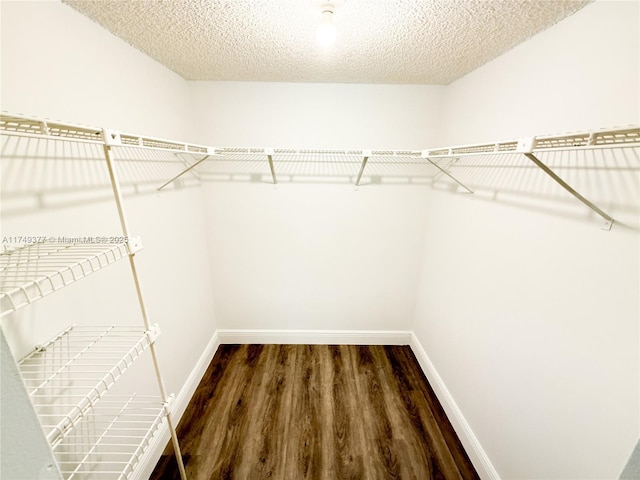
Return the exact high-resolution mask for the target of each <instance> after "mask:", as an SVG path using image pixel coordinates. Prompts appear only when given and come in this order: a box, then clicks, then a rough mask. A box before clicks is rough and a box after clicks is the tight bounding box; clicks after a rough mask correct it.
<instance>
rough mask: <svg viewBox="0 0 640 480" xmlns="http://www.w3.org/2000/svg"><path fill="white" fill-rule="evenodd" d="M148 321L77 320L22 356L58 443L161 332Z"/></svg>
mask: <svg viewBox="0 0 640 480" xmlns="http://www.w3.org/2000/svg"><path fill="white" fill-rule="evenodd" d="M154 328H155V330H149V331H145V330H144V329H143V328H142V327H125V326H106V327H84V326H71V327H69V328H67V329H66V330H64V331H63V332H61V333H60V334H58V335H57V336H56V337H55V338H53V339H52V340H50V341H49V342H47V343H46V344H43V345H41V346H39V347H37V348H36V349H35V351H34V352H32V353H31V354H29V355H27V356H26V357H25V358H23V359H22V360H20V361H19V362H18V366H19V369H20V373H21V374H22V378H23V380H24V383H25V386H26V388H27V392H28V393H29V397H30V398H31V403H32V404H33V406H34V408H35V411H36V413H37V415H38V418H39V420H40V424H41V425H42V428H43V429H44V432H45V435H46V437H47V440H48V441H49V443H50V444H51V446H52V447H56V445H57V444H58V443H59V442H61V441H63V439H64V438H65V437H66V436H67V435H69V434H70V433H71V432H73V431H74V428H75V427H76V424H77V423H79V422H80V421H82V420H83V418H84V417H85V416H86V415H87V413H88V412H90V411H91V410H93V409H95V408H96V405H99V404H100V402H101V401H102V398H103V397H104V396H105V394H106V393H107V392H108V391H109V389H110V388H111V387H112V386H113V385H114V384H115V383H116V381H117V380H118V379H119V378H120V377H121V376H122V375H123V374H124V372H125V371H126V370H127V369H128V368H129V367H130V366H131V365H132V364H133V363H134V362H135V361H136V360H137V359H138V357H140V355H142V353H143V352H144V351H145V350H146V349H147V348H148V347H149V345H151V343H152V342H153V339H154V338H155V337H157V334H158V332H159V330H157V326H154Z"/></svg>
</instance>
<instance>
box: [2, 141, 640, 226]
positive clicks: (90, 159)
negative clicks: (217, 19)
mask: <svg viewBox="0 0 640 480" xmlns="http://www.w3.org/2000/svg"><path fill="white" fill-rule="evenodd" d="M1 138H2V144H1V145H0V154H1V168H2V214H3V215H4V216H12V215H13V216H16V215H23V214H26V213H30V212H34V211H38V210H43V209H53V208H67V207H72V206H74V205H83V204H87V203H90V202H104V201H112V200H113V193H112V191H111V184H110V179H109V175H108V170H107V164H106V160H105V157H104V151H103V145H102V144H101V143H100V142H95V143H91V142H82V141H73V140H72V139H62V138H61V139H54V138H38V137H24V136H18V135H10V134H5V135H3V136H2V137H1ZM112 151H113V157H114V160H115V165H116V169H117V173H118V176H119V180H120V184H121V186H122V190H123V194H124V195H125V196H135V195H148V194H156V193H157V189H158V187H160V186H161V185H164V184H165V183H167V181H168V180H169V179H172V178H175V177H178V178H177V180H175V181H173V182H171V183H169V185H168V186H167V187H166V189H180V188H185V187H193V186H198V185H201V184H202V183H205V182H213V183H216V182H244V183H247V182H248V183H260V184H273V183H274V175H273V174H272V171H271V168H270V164H269V161H268V158H267V156H266V155H265V153H264V151H263V150H257V149H255V150H250V149H249V150H245V151H244V152H243V153H241V154H236V153H231V154H224V153H223V154H222V155H219V154H217V155H215V156H213V157H211V158H210V159H208V160H206V161H202V162H200V160H202V159H203V158H204V157H203V154H195V153H193V154H192V153H187V152H176V151H170V150H166V149H153V148H135V147H130V146H118V147H113V148H112ZM239 151H240V149H238V152H239ZM276 152H278V151H276ZM280 152H285V153H275V154H274V155H273V156H272V161H273V167H274V173H275V180H276V181H277V183H280V184H289V183H292V184H295V183H302V184H336V185H345V186H355V185H356V183H357V181H358V180H359V186H360V187H362V188H367V187H371V186H383V185H407V186H431V187H432V188H434V189H436V190H446V191H448V192H451V193H456V194H463V193H466V192H465V189H464V188H463V187H462V186H461V184H463V185H465V186H467V187H468V188H470V189H471V190H473V192H474V194H473V195H469V197H470V198H475V199H480V200H485V201H492V202H499V203H502V204H505V205H511V206H515V207H518V208H522V209H528V210H532V211H538V212H543V213H545V214H551V215H556V216H562V217H565V218H570V219H574V220H579V221H588V222H593V221H594V219H598V221H602V220H601V219H600V217H598V216H597V215H596V214H595V213H594V212H593V211H592V210H590V209H589V208H587V207H586V206H585V205H583V204H582V203H581V202H580V201H578V200H577V199H576V198H574V197H573V196H572V195H570V194H569V193H568V192H567V191H566V190H564V189H563V188H562V187H560V186H559V185H558V184H557V183H556V182H554V181H553V180H552V179H551V178H550V177H549V176H548V175H546V174H545V173H544V172H543V171H542V170H541V169H540V168H539V167H538V166H536V165H535V164H533V163H532V162H531V161H530V160H529V159H528V158H526V157H525V156H524V155H523V154H521V153H513V152H509V153H504V154H477V155H471V156H462V157H459V158H448V157H443V158H437V157H436V158H433V157H432V158H431V160H432V161H433V162H434V163H435V164H436V165H433V164H431V163H429V161H428V160H427V159H425V158H421V156H420V153H419V152H415V151H413V152H410V151H404V152H391V151H388V152H386V151H385V152H380V151H379V152H376V154H375V155H373V156H371V157H370V158H368V160H367V162H366V165H365V166H364V169H363V156H362V152H359V151H346V152H345V151H327V150H318V151H317V152H315V153H314V151H305V153H304V154H299V153H287V152H286V151H280ZM332 152H334V153H332ZM536 155H538V157H539V159H540V160H541V161H542V162H544V163H545V164H546V165H547V166H548V167H549V168H551V169H552V170H553V171H555V172H556V173H557V174H558V175H559V176H560V177H562V178H563V179H564V180H565V181H566V182H567V183H568V184H569V185H571V186H572V187H573V188H574V189H576V190H577V191H578V192H580V193H581V194H582V195H584V196H585V197H586V198H588V199H589V200H590V201H591V202H593V203H594V204H595V205H597V206H598V207H599V208H601V209H602V210H604V211H605V212H607V213H608V214H609V215H611V216H612V217H613V218H614V219H615V220H616V223H618V224H619V225H625V226H627V227H629V228H632V229H634V230H640V148H638V147H615V148H614V147H612V148H607V149H591V150H589V149H584V150H565V151H557V150H554V151H540V152H538V153H536ZM190 167H193V168H191V169H190ZM440 169H442V170H445V171H446V172H447V173H448V174H450V175H451V176H452V177H454V178H455V180H453V179H452V178H450V177H448V176H447V174H445V173H443V171H442V170H440ZM185 170H188V171H187V172H186V173H184V174H183V175H180V174H181V173H183V172H185ZM456 181H458V182H459V183H456Z"/></svg>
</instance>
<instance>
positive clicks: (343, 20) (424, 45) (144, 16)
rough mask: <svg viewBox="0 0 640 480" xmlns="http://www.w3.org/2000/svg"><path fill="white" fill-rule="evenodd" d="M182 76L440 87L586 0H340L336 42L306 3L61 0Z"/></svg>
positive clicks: (294, 0) (275, 0)
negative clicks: (320, 30) (322, 41)
mask: <svg viewBox="0 0 640 480" xmlns="http://www.w3.org/2000/svg"><path fill="white" fill-rule="evenodd" d="M63 1H64V3H66V4H68V5H70V6H71V7H73V8H74V9H76V10H78V11H80V12H81V13H83V14H84V15H86V16H88V17H89V18H91V19H93V20H94V21H96V22H97V23H99V24H100V25H102V26H103V27H105V28H106V29H108V30H110V31H111V32H113V33H114V34H115V35H117V36H119V37H120V38H122V39H124V40H125V41H127V42H128V43H130V44H131V45H133V46H134V47H135V48H137V49H139V50H141V51H142V52H144V53H145V54H147V55H148V56H150V57H151V58H154V59H156V60H157V61H159V62H160V63H162V64H163V65H165V66H167V67H168V68H170V69H171V70H173V71H174V72H176V73H178V74H179V75H181V76H182V77H183V78H185V79H187V80H253V81H283V82H345V83H412V84H436V85H446V84H449V83H451V82H452V81H454V80H456V79H458V78H460V77H462V76H464V75H466V74H467V73H469V72H471V71H472V70H474V69H476V68H477V67H479V66H481V65H483V64H485V63H487V62H488V61H490V60H491V59H493V58H495V57H497V56H499V55H500V54H502V53H504V52H506V51H507V50H509V49H510V48H512V47H514V46H515V45H517V44H519V43H521V42H523V41H524V40H526V39H527V38H529V37H531V36H533V35H535V34H536V33H538V32H540V31H542V30H544V29H546V28H548V27H550V26H551V25H553V24H554V23H556V22H558V21H560V20H562V19H563V18H565V17H567V16H568V15H571V14H572V13H574V12H576V11H577V10H579V9H580V8H582V7H583V6H585V5H586V4H588V3H589V1H574V0H571V1H567V0H347V1H346V4H345V5H344V6H343V7H341V8H340V9H339V10H338V11H337V12H336V15H335V18H336V24H337V28H338V38H337V42H336V45H335V46H334V47H333V48H331V49H323V48H322V47H320V46H319V45H317V44H316V39H315V30H316V27H317V25H318V23H319V20H320V12H319V10H318V8H317V7H315V6H314V2H313V0H192V1H189V0H145V1H124V0H63Z"/></svg>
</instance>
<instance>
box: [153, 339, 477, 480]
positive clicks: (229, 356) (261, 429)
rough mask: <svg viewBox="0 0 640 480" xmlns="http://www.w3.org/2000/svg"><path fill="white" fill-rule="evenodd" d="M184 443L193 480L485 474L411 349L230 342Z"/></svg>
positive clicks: (168, 467) (418, 479)
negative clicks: (474, 462) (463, 443)
mask: <svg viewBox="0 0 640 480" xmlns="http://www.w3.org/2000/svg"><path fill="white" fill-rule="evenodd" d="M178 436H179V438H180V445H181V448H182V454H183V458H184V461H185V466H186V470H187V474H188V476H189V478H190V479H191V480H196V479H198V480H204V479H207V480H209V479H216V480H217V479H225V480H226V479H242V480H244V479H247V480H261V479H274V480H280V479H282V480H305V479H308V480H342V479H352V480H378V479H380V480H382V479H415V480H428V479H447V480H448V479H461V478H462V479H465V480H466V479H478V478H479V477H478V475H477V473H476V472H475V470H474V469H473V466H472V465H471V462H470V461H469V459H468V457H467V455H466V453H465V452H464V450H463V449H462V446H461V444H460V442H459V440H458V438H457V437H456V435H455V433H454V431H453V429H452V427H451V425H450V424H449V421H448V420H447V417H446V415H445V414H444V412H443V410H442V407H441V406H440V404H439V403H438V401H437V399H436V397H435V395H434V393H433V391H432V390H431V387H430V386H429V384H428V383H427V381H426V379H425V377H424V375H423V374H422V371H421V370H420V367H419V366H418V363H417V361H416V359H415V357H414V355H413V353H412V352H411V349H410V348H409V347H407V346H354V345H348V346H347V345H340V346H329V345H221V346H220V348H219V349H218V351H217V353H216V355H215V357H214V359H213V360H212V362H211V364H210V365H209V368H208V370H207V372H206V373H205V375H204V377H203V379H202V381H201V383H200V385H199V386H198V389H197V390H196V393H195V395H194V397H193V399H192V400H191V403H190V404H189V407H188V408H187V410H186V412H185V414H184V416H183V418H182V421H181V422H180V424H179V425H178ZM151 478H152V479H179V474H178V472H177V467H176V464H175V459H174V458H173V456H172V450H171V447H170V446H168V447H167V449H166V450H165V452H164V454H163V457H162V458H161V460H160V462H159V463H158V465H157V466H156V469H155V471H154V474H153V476H152V477H151Z"/></svg>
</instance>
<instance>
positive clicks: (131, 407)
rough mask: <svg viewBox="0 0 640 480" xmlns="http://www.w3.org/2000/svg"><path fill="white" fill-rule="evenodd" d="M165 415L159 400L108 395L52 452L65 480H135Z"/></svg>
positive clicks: (145, 397)
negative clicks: (134, 473)
mask: <svg viewBox="0 0 640 480" xmlns="http://www.w3.org/2000/svg"><path fill="white" fill-rule="evenodd" d="M165 414H166V409H165V408H164V405H163V403H162V401H161V399H160V398H158V397H148V396H137V395H132V396H129V397H126V396H124V397H121V396H112V395H109V396H108V397H107V398H105V399H104V400H103V401H101V402H100V404H99V405H98V406H96V407H95V408H94V409H93V410H92V411H91V412H90V413H88V414H87V415H85V416H84V417H83V418H82V421H81V422H80V423H79V424H78V425H77V427H76V428H75V429H74V432H73V434H72V435H69V436H67V437H66V438H65V439H64V440H63V441H62V442H60V443H59V444H57V445H56V446H55V448H54V449H53V453H54V455H55V457H56V460H57V463H58V467H59V468H60V471H61V473H62V476H63V478H64V479H65V480H121V479H122V480H124V479H129V478H132V473H133V472H134V470H135V468H136V466H137V465H138V464H139V462H140V460H141V458H142V456H143V455H144V453H145V451H146V450H147V448H148V447H149V445H150V443H151V440H152V439H153V437H154V436H155V435H156V434H157V432H158V430H159V429H160V427H161V426H162V423H163V421H164V417H165Z"/></svg>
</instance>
